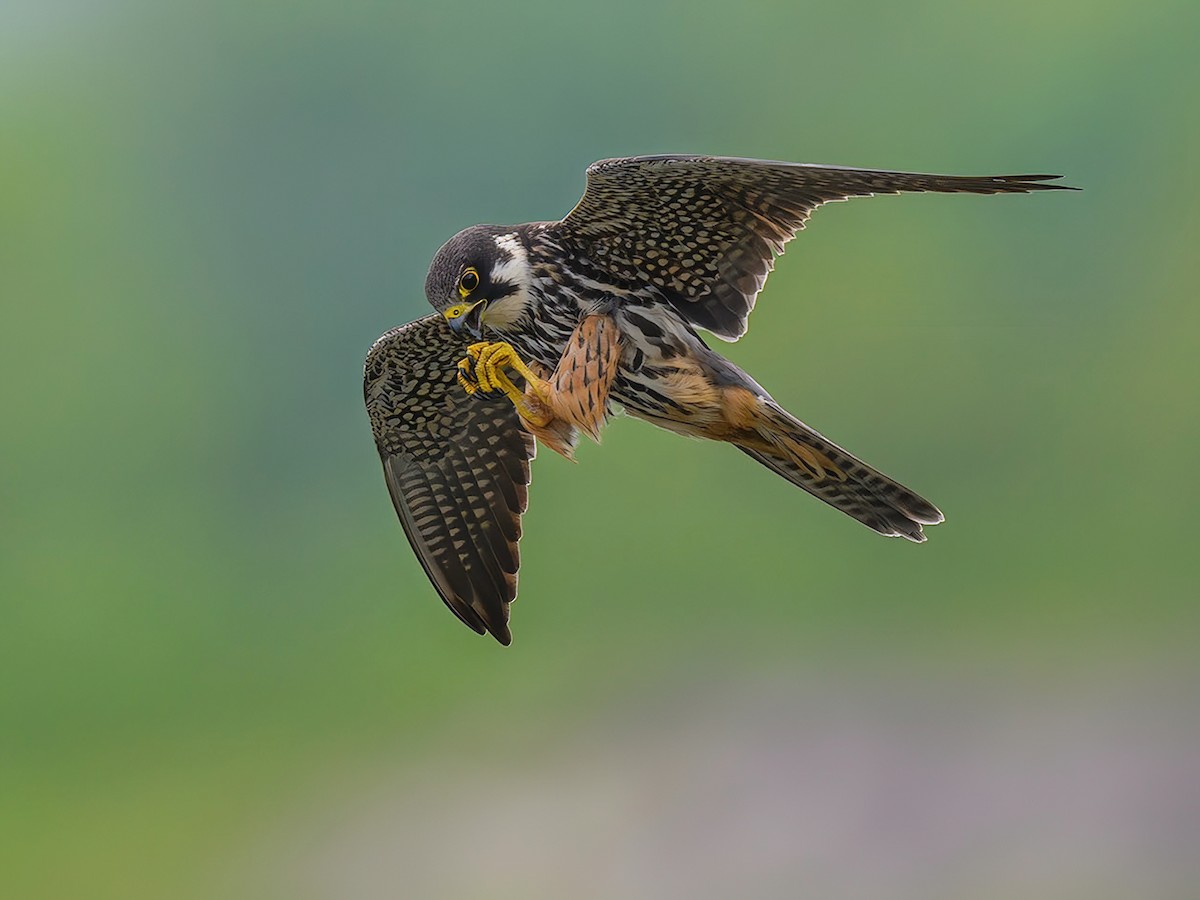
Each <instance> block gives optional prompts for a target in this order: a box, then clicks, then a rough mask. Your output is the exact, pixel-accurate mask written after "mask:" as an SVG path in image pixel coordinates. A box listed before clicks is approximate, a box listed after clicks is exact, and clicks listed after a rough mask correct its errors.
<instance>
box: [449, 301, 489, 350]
mask: <svg viewBox="0 0 1200 900" xmlns="http://www.w3.org/2000/svg"><path fill="white" fill-rule="evenodd" d="M486 309H487V301H486V300H480V301H479V302H478V303H476V304H475V305H474V306H472V307H471V308H470V309H468V310H467V311H466V312H465V313H463V314H462V315H461V316H459V317H458V318H457V319H450V328H451V330H452V331H454V333H455V334H462V333H463V332H466V333H467V334H469V335H470V336H471V337H473V338H475V339H476V340H479V339H480V338H482V337H483V312H484V310H486Z"/></svg>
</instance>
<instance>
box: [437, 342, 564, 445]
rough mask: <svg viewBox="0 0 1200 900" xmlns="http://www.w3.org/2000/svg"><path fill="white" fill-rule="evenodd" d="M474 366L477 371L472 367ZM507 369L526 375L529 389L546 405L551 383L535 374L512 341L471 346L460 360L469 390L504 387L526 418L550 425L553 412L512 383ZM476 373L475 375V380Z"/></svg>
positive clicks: (460, 375)
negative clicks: (509, 342) (536, 407)
mask: <svg viewBox="0 0 1200 900" xmlns="http://www.w3.org/2000/svg"><path fill="white" fill-rule="evenodd" d="M472 367H473V369H474V371H472ZM505 369H512V370H513V371H514V372H516V373H517V374H518V375H520V376H521V377H522V378H523V379H525V383H526V385H527V386H528V390H529V392H530V393H531V394H532V395H533V397H534V399H535V400H537V401H539V406H542V407H545V406H546V404H547V403H548V398H549V391H550V386H549V384H547V383H546V382H545V381H543V380H542V379H541V378H539V377H538V376H537V375H535V374H534V372H533V370H532V369H530V368H529V366H527V365H526V364H525V361H524V360H522V359H521V357H520V356H518V355H517V352H516V351H515V350H514V349H513V347H512V345H511V344H508V343H505V342H503V341H495V342H484V343H479V344H472V345H471V346H469V347H468V348H467V356H466V358H465V359H463V360H461V361H460V362H459V364H458V383H459V384H460V385H462V387H463V389H464V390H465V391H466V392H467V393H468V394H474V393H476V392H478V391H483V392H484V393H491V392H492V391H501V392H502V393H504V395H505V396H507V397H508V399H509V400H510V401H512V404H513V406H515V407H516V409H517V413H518V414H519V415H520V416H521V418H522V419H525V420H526V421H527V422H531V423H532V424H534V425H537V426H539V427H543V426H545V425H548V424H549V423H550V421H551V419H552V418H553V416H551V415H550V414H549V413H548V412H546V410H545V409H544V408H542V409H535V408H534V407H533V406H532V405H531V404H530V403H529V400H528V398H527V397H526V396H525V392H524V391H522V390H520V388H518V387H517V386H516V385H515V384H513V383H512V379H510V378H509V377H508V374H507V373H506V372H505ZM472 375H473V376H474V381H473V382H472V380H471V376H472Z"/></svg>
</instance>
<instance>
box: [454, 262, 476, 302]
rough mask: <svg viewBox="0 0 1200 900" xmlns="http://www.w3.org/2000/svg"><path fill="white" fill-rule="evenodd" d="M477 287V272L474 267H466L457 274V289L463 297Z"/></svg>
mask: <svg viewBox="0 0 1200 900" xmlns="http://www.w3.org/2000/svg"><path fill="white" fill-rule="evenodd" d="M477 287H479V273H478V272H476V271H475V270H474V269H467V271H465V272H463V273H462V275H460V276H459V279H458V290H459V292H460V293H461V294H462V295H463V296H464V297H465V296H467V294H469V293H471V291H473V290H475V288H477Z"/></svg>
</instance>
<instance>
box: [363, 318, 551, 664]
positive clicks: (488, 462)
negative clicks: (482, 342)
mask: <svg viewBox="0 0 1200 900" xmlns="http://www.w3.org/2000/svg"><path fill="white" fill-rule="evenodd" d="M466 352H467V351H466V344H465V343H464V342H463V341H462V340H461V339H460V338H458V337H457V336H456V335H455V334H454V333H453V332H451V331H450V329H449V328H448V327H447V325H446V323H445V321H444V320H443V318H442V317H441V316H440V315H436V314H435V315H432V316H426V317H425V318H423V319H418V320H417V321H415V322H412V323H410V324H408V325H402V326H401V327H399V328H395V329H393V330H392V331H389V332H388V333H387V334H385V335H383V337H381V338H380V339H379V340H377V341H376V342H375V345H374V346H373V347H371V350H370V352H369V353H368V354H367V362H366V367H365V371H364V375H363V396H364V398H365V400H366V403H367V413H368V415H369V416H370V418H371V431H372V432H373V433H374V435H375V445H376V446H377V447H378V448H379V455H380V457H381V458H382V460H383V474H384V477H385V478H386V479H387V486H388V491H389V492H390V493H391V495H392V503H393V504H394V505H395V507H396V513H397V514H398V515H399V516H400V523H401V524H402V525H403V526H404V533H405V534H406V535H407V536H408V540H409V543H410V544H412V548H413V550H414V551H415V552H416V554H417V559H419V560H420V561H421V565H422V566H423V567H424V569H425V574H427V575H428V576H429V580H430V581H431V582H433V586H434V587H435V588H437V592H438V593H439V594H440V595H441V597H442V600H443V601H444V602H445V604H446V605H447V606H448V607H450V610H451V611H452V612H453V613H454V614H455V615H456V616H458V617H459V618H460V619H462V621H463V622H465V623H466V624H467V625H469V626H470V627H471V628H473V629H475V631H477V632H479V633H480V634H483V633H484V631H488V632H490V633H491V634H492V635H493V636H494V637H495V638H496V640H498V641H499V642H500V643H502V644H509V643H510V642H511V641H512V635H511V634H510V632H509V630H508V608H509V604H510V603H511V602H512V601H513V600H514V599H515V598H516V596H517V568H518V566H519V563H520V557H519V552H518V547H517V545H518V542H519V541H520V538H521V514H522V513H523V512H525V508H526V506H527V504H528V485H529V461H530V460H531V459H533V455H534V451H535V445H534V439H533V437H532V436H531V435H530V434H529V433H528V432H526V431H525V430H524V428H523V427H522V425H521V422H520V419H519V418H518V416H517V412H516V410H515V408H514V407H513V405H512V404H511V403H509V402H508V400H507V399H504V400H496V401H489V400H486V399H480V398H475V397H471V396H468V395H467V394H466V393H465V392H464V391H463V390H462V388H461V387H460V386H459V385H458V382H457V379H456V368H455V366H456V363H457V362H458V360H460V359H462V358H463V357H464V356H466Z"/></svg>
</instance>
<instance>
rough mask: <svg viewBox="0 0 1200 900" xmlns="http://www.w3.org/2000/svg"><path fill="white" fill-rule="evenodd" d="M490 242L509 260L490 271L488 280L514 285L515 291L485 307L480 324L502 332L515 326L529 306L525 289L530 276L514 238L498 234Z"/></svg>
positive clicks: (518, 242)
mask: <svg viewBox="0 0 1200 900" xmlns="http://www.w3.org/2000/svg"><path fill="white" fill-rule="evenodd" d="M493 240H495V242H496V246H497V247H499V248H500V251H501V252H502V253H505V254H507V255H508V257H509V258H508V259H507V260H505V261H504V262H501V263H498V264H497V265H496V267H495V268H494V269H492V272H491V277H492V280H493V281H504V282H507V283H509V284H515V285H516V286H517V290H516V292H515V293H512V294H509V295H508V296H507V297H503V298H501V299H500V300H497V301H495V302H494V303H490V304H488V308H487V310H486V311H485V312H484V320H485V321H486V322H487V324H488V325H490V326H492V327H494V328H504V327H506V326H509V325H513V324H515V323H516V322H517V320H518V319H520V318H521V316H522V314H524V312H525V309H526V307H527V306H528V304H529V287H530V285H531V284H532V283H533V276H532V273H531V271H530V268H529V257H528V255H527V254H526V253H525V247H524V246H523V245H522V244H521V242H520V241H519V240H518V239H517V236H516V235H515V234H502V235H500V236H498V237H496V238H493Z"/></svg>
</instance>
